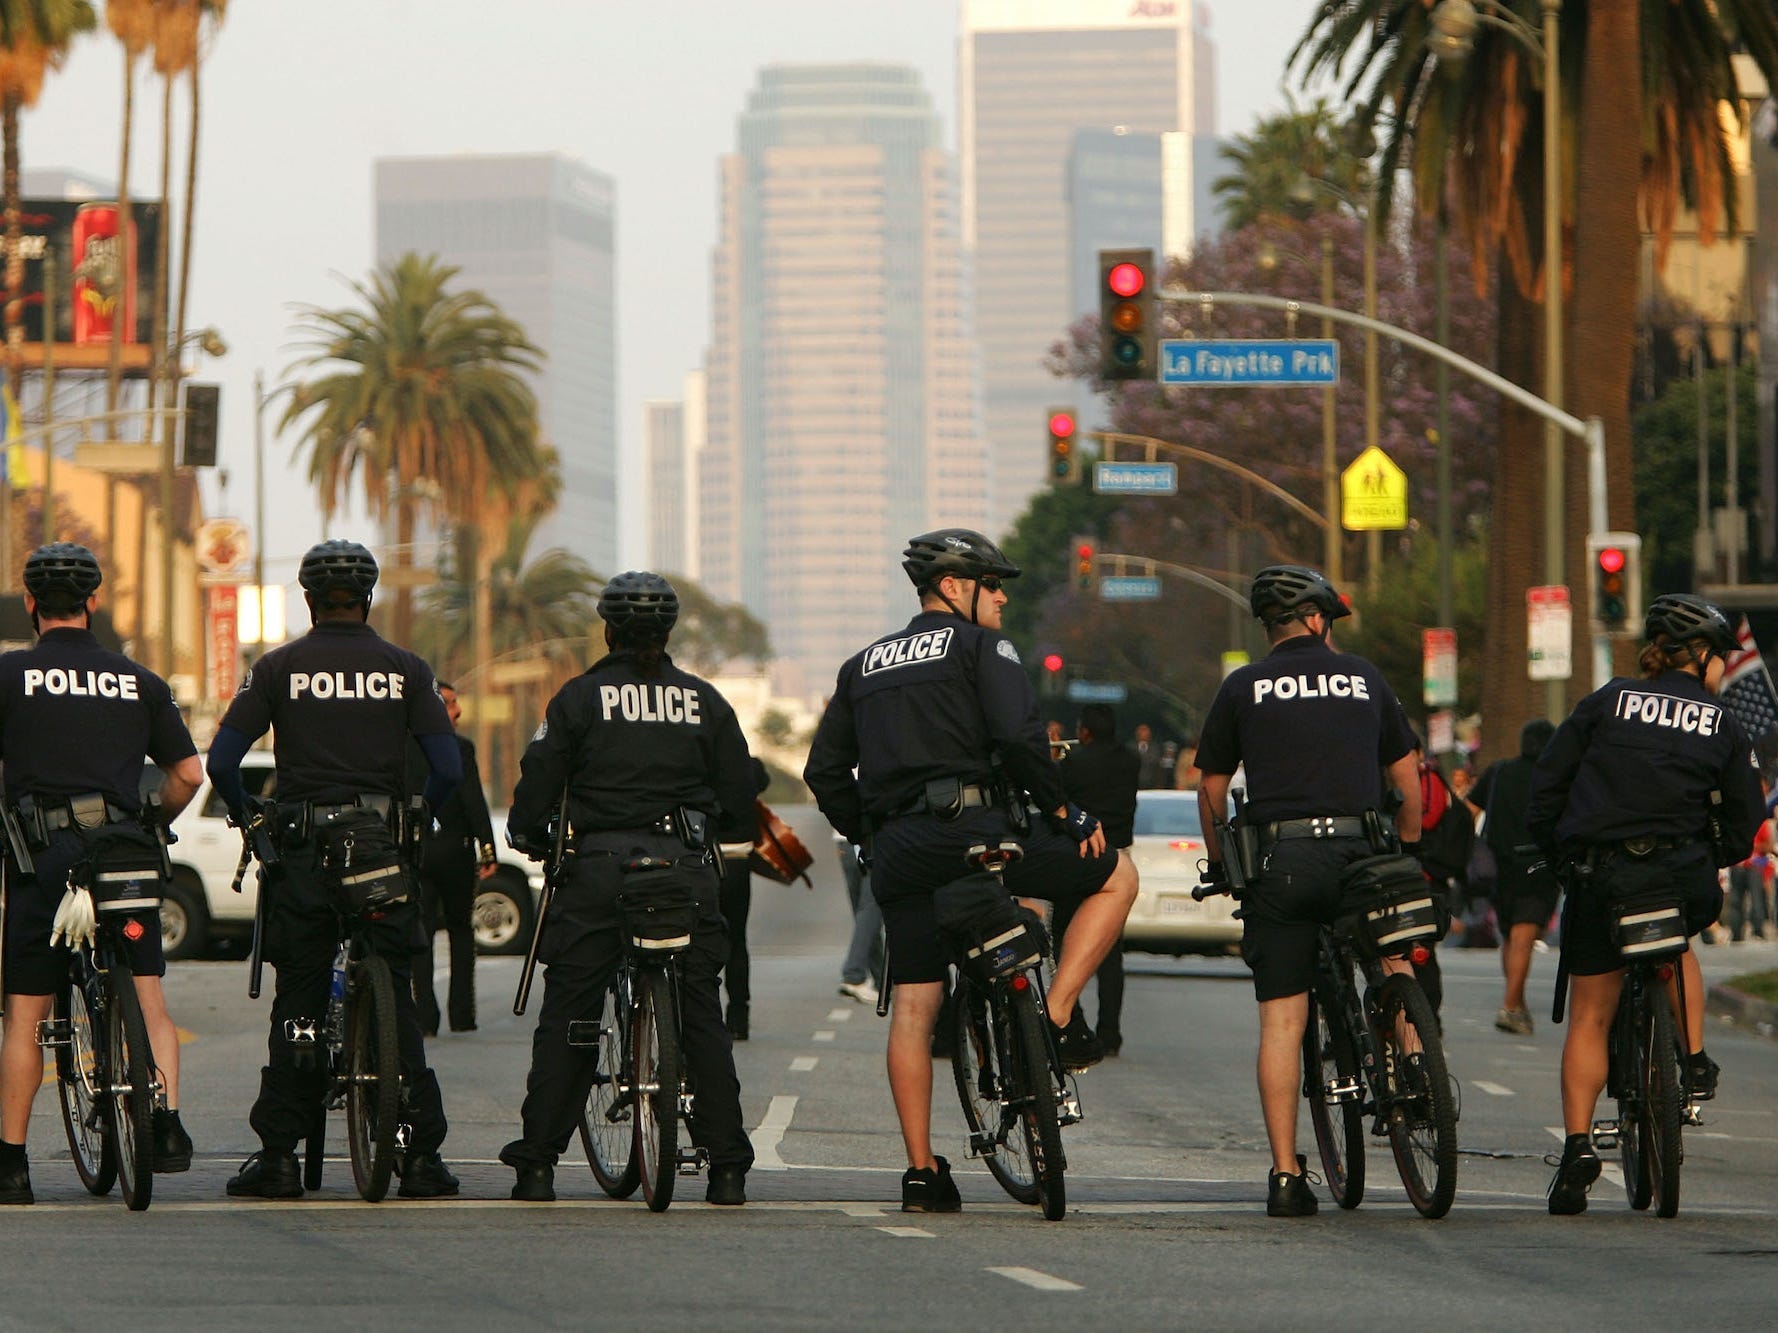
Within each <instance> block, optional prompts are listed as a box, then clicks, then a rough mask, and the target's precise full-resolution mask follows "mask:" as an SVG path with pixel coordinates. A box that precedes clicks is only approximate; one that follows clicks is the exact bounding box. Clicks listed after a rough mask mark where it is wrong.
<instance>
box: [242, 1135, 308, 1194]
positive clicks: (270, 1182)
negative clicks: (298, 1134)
mask: <svg viewBox="0 0 1778 1333" xmlns="http://www.w3.org/2000/svg"><path fill="white" fill-rule="evenodd" d="M228 1192H229V1196H230V1197H231V1198H236V1199H300V1198H302V1196H303V1180H302V1168H300V1167H299V1166H298V1165H297V1163H296V1154H295V1153H293V1152H290V1151H287V1150H284V1151H280V1150H278V1149H274V1148H262V1149H260V1150H259V1151H258V1152H256V1153H254V1154H253V1156H251V1157H249V1158H248V1159H247V1160H246V1161H245V1162H243V1163H241V1169H240V1170H239V1171H238V1172H236V1174H235V1176H234V1178H233V1179H232V1180H230V1181H229V1182H228Z"/></svg>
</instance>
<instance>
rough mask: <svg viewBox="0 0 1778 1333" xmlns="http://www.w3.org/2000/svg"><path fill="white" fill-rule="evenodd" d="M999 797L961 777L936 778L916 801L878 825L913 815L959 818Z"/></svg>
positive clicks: (884, 817)
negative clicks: (965, 812) (964, 813)
mask: <svg viewBox="0 0 1778 1333" xmlns="http://www.w3.org/2000/svg"><path fill="white" fill-rule="evenodd" d="M997 795H998V794H997V793H996V792H995V791H994V789H993V788H991V787H988V786H984V785H983V784H981V783H976V782H964V781H963V780H962V779H961V778H934V779H933V780H932V781H931V782H928V783H927V784H926V786H925V787H924V788H923V789H922V790H921V792H920V794H919V795H918V796H916V797H915V798H914V799H913V800H912V801H910V802H908V804H906V805H904V806H902V807H901V808H900V809H897V810H891V811H890V812H889V813H888V814H886V815H883V816H881V817H880V818H879V819H878V820H877V822H878V823H879V824H887V823H888V822H889V821H890V820H891V819H906V818H907V817H908V816H909V815H932V816H933V817H934V818H936V819H955V818H956V817H957V816H958V815H960V814H962V813H963V812H964V811H965V810H969V809H973V808H975V807H977V806H984V805H993V804H995V803H996V799H997Z"/></svg>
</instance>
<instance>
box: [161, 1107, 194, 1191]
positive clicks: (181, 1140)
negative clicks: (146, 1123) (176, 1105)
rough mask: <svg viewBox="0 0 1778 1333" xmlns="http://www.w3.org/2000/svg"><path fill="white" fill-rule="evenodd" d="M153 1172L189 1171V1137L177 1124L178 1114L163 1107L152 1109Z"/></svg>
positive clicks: (183, 1127)
mask: <svg viewBox="0 0 1778 1333" xmlns="http://www.w3.org/2000/svg"><path fill="white" fill-rule="evenodd" d="M154 1170H155V1173H156V1174H157V1175H171V1174H173V1173H174V1172H178V1171H189V1170H191V1135H189V1134H187V1133H186V1132H185V1126H184V1125H182V1124H180V1123H179V1112H177V1111H173V1110H169V1109H167V1108H166V1107H164V1106H157V1107H155V1108H154Z"/></svg>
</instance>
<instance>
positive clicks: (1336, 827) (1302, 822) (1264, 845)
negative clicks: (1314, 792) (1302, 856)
mask: <svg viewBox="0 0 1778 1333" xmlns="http://www.w3.org/2000/svg"><path fill="white" fill-rule="evenodd" d="M1368 835H1369V830H1368V828H1367V827H1366V825H1365V821H1364V819H1363V818H1362V817H1360V816H1358V815H1315V816H1312V817H1311V818H1308V819H1275V820H1273V821H1272V822H1271V823H1269V824H1261V825H1260V826H1259V846H1260V853H1261V855H1264V854H1265V853H1266V852H1267V851H1269V850H1271V848H1272V847H1273V846H1275V845H1276V844H1278V843H1280V842H1289V841H1291V840H1292V839H1294V838H1363V837H1367V836H1368Z"/></svg>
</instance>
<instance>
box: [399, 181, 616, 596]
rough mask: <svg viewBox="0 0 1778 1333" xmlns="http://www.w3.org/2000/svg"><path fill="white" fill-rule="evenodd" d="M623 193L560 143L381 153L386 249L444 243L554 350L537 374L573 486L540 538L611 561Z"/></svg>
mask: <svg viewBox="0 0 1778 1333" xmlns="http://www.w3.org/2000/svg"><path fill="white" fill-rule="evenodd" d="M615 207H616V188H615V186H614V184H613V183H612V180H611V178H610V177H609V176H606V175H604V174H603V173H601V172H597V171H594V170H592V169H591V168H590V167H587V166H585V165H584V164H582V163H580V162H577V161H575V160H574V159H572V158H569V157H563V156H561V155H560V154H556V153H537V154H525V155H513V156H489V157H468V156H465V157H419V158H382V159H379V160H378V161H377V164H376V209H377V241H376V251H377V262H378V263H379V264H384V263H388V262H389V261H391V260H393V259H396V258H399V257H400V256H401V255H403V254H405V253H407V252H409V251H414V252H417V253H419V254H422V255H426V254H435V255H437V256H438V257H439V258H440V259H442V260H443V261H444V262H445V263H447V264H453V265H455V266H456V267H458V268H460V269H461V270H462V272H461V273H460V274H459V275H458V278H457V282H458V284H459V285H460V287H462V288H465V289H474V290H477V291H480V292H481V293H482V294H483V295H485V296H486V297H487V298H488V299H489V300H491V301H493V302H494V303H495V304H496V305H497V306H499V307H500V309H501V310H502V312H504V313H505V314H506V315H507V316H508V317H510V318H511V319H513V320H515V321H517V322H518V323H519V325H521V326H522V327H523V328H524V330H525V334H526V336H527V337H529V338H530V340H531V341H532V342H533V343H535V344H536V345H537V346H538V347H541V348H542V349H543V351H544V353H545V354H546V355H545V360H544V363H543V369H542V370H541V371H540V372H539V373H538V374H537V375H536V376H535V377H534V379H533V382H532V386H531V387H532V389H533V390H534V391H535V392H536V394H537V408H538V416H539V420H540V422H541V425H542V433H543V440H544V442H545V443H547V444H550V445H553V446H554V447H555V449H556V451H557V453H558V454H559V455H560V457H561V467H562V491H561V496H560V499H559V501H558V503H557V507H556V509H555V511H554V512H553V513H552V514H550V516H549V517H548V518H547V519H545V520H544V522H543V523H542V524H541V525H540V526H539V528H538V530H537V532H536V533H535V534H534V535H533V536H532V538H531V551H532V553H533V554H535V553H537V552H539V551H542V550H544V549H546V548H548V547H552V546H560V547H563V548H565V549H567V550H568V551H570V552H572V553H573V554H575V555H577V556H579V557H580V558H581V559H583V560H585V561H586V562H587V563H588V564H590V565H591V566H592V567H593V568H594V569H595V570H596V571H598V572H599V573H601V574H611V573H614V572H616V564H617V343H616V336H615V316H614V309H613V306H614V280H613V273H612V261H613V245H614V243H613V225H612V222H613V213H614V211H615Z"/></svg>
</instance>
